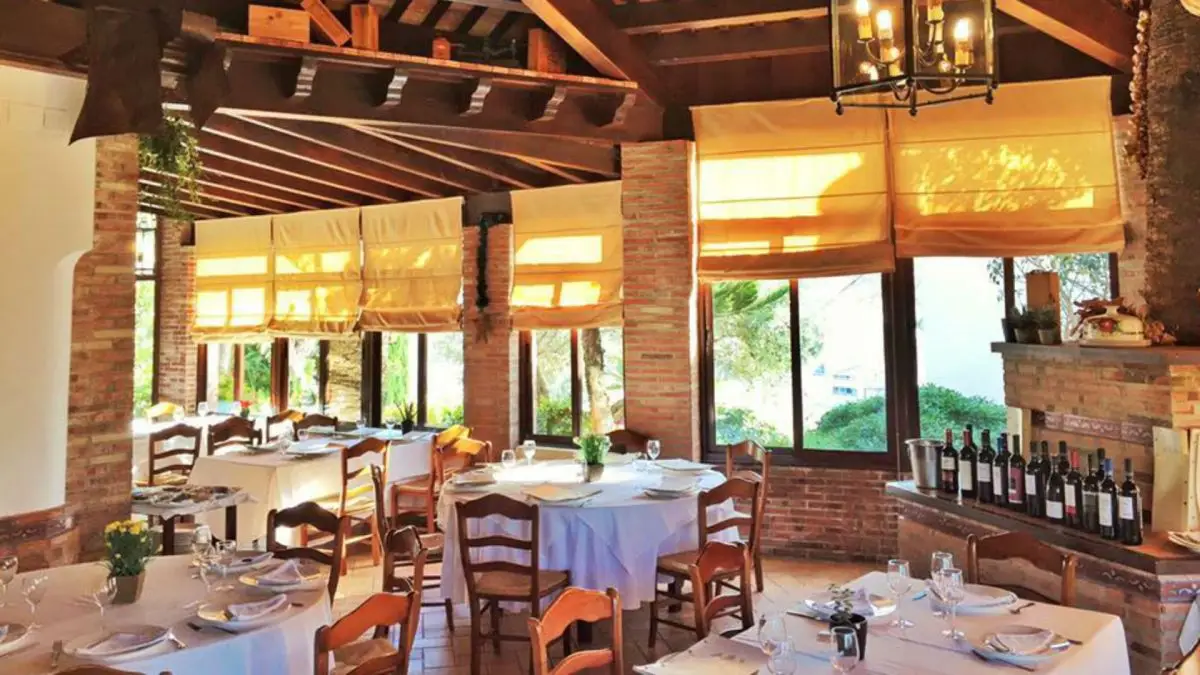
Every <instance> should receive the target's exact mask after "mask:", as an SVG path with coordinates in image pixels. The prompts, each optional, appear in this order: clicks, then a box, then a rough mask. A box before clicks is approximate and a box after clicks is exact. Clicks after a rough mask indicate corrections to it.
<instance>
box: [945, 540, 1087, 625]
mask: <svg viewBox="0 0 1200 675" xmlns="http://www.w3.org/2000/svg"><path fill="white" fill-rule="evenodd" d="M1014 558H1016V559H1019V560H1025V561H1027V562H1029V563H1031V564H1032V565H1033V566H1034V567H1036V568H1038V569H1040V570H1043V571H1046V572H1050V573H1052V574H1057V575H1059V577H1060V579H1061V580H1062V582H1061V588H1060V589H1059V596H1058V599H1057V600H1055V599H1054V598H1050V597H1047V596H1045V595H1042V594H1041V593H1039V592H1037V591H1035V590H1033V589H1032V588H1029V587H1027V586H1022V585H1019V584H1017V585H1012V586H1004V588H1008V590H1011V591H1012V592H1014V593H1016V594H1017V595H1018V596H1020V597H1022V598H1026V599H1028V600H1037V601H1038V602H1047V603H1050V604H1055V605H1063V606H1065V607H1074V606H1075V568H1076V566H1077V565H1078V564H1079V560H1078V558H1076V557H1075V554H1074V553H1062V552H1061V551H1059V550H1058V549H1056V548H1054V547H1053V546H1050V545H1049V544H1043V543H1042V542H1040V541H1038V540H1037V539H1036V538H1034V536H1033V535H1031V534H1029V533H1027V532H1005V533H1003V534H993V535H990V536H987V537H977V536H975V535H973V534H970V535H967V581H968V582H969V583H973V584H982V583H985V582H984V581H982V580H981V576H980V574H979V561H981V560H1012V559H1014Z"/></svg>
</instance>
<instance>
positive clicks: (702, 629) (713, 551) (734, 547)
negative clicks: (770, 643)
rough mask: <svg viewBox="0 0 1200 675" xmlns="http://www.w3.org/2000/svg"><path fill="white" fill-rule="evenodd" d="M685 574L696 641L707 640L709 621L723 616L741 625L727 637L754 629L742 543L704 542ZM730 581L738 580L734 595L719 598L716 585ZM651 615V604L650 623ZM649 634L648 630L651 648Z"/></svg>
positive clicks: (747, 559) (652, 610) (746, 556)
mask: <svg viewBox="0 0 1200 675" xmlns="http://www.w3.org/2000/svg"><path fill="white" fill-rule="evenodd" d="M688 573H689V575H690V576H691V580H692V590H693V592H694V593H695V595H696V639H697V640H703V639H704V638H706V637H708V633H709V631H710V630H711V629H712V623H713V621H714V620H716V619H719V618H721V617H723V616H735V617H738V618H740V619H741V621H742V627H741V629H740V630H736V629H735V630H733V631H730V632H731V633H738V632H741V631H742V630H746V629H748V628H750V627H752V626H753V625H754V602H753V600H752V599H751V598H750V549H749V548H748V547H747V546H746V545H745V544H744V543H742V542H740V541H739V542H736V543H733V544H730V543H727V542H723V541H710V542H708V543H707V544H705V545H704V549H703V550H702V551H701V552H700V557H699V558H697V559H696V562H694V563H692V564H691V565H690V566H689V569H688ZM731 577H736V578H737V580H738V583H737V586H736V588H737V589H738V593H737V594H736V595H722V594H721V589H722V588H723V585H722V584H720V583H717V582H718V581H720V580H725V579H729V578H731ZM654 614H655V608H654V606H653V604H652V605H651V607H650V617H651V621H652V622H653V620H654V619H653V617H654ZM653 630H654V629H653V628H652V629H651V631H652V632H651V646H653V635H654V633H653Z"/></svg>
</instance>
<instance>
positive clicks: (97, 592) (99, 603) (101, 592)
mask: <svg viewBox="0 0 1200 675" xmlns="http://www.w3.org/2000/svg"><path fill="white" fill-rule="evenodd" d="M90 597H91V599H92V602H93V603H94V604H95V605H96V609H98V610H100V632H101V633H106V632H107V631H106V630H105V623H104V611H105V610H106V609H108V608H109V607H110V606H112V603H113V600H115V599H116V597H117V580H116V579H114V578H113V577H110V576H105V577H104V580H103V581H101V582H100V584H99V585H98V586H96V587H95V588H94V589H92V592H91V593H90Z"/></svg>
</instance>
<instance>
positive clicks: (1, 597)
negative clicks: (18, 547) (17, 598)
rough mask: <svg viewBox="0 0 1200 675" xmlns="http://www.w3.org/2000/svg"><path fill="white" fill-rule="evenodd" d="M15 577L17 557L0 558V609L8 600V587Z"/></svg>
mask: <svg viewBox="0 0 1200 675" xmlns="http://www.w3.org/2000/svg"><path fill="white" fill-rule="evenodd" d="M16 576H17V556H15V555H6V556H4V557H0V607H3V606H4V604H5V600H6V599H7V598H8V585H9V584H11V583H12V580H13V579H15V578H16Z"/></svg>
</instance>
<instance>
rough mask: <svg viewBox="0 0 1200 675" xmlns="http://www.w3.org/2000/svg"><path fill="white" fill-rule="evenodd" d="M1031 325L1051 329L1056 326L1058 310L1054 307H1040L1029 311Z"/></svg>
mask: <svg viewBox="0 0 1200 675" xmlns="http://www.w3.org/2000/svg"><path fill="white" fill-rule="evenodd" d="M1029 314H1030V318H1031V320H1032V321H1033V325H1034V326H1036V327H1038V328H1040V329H1043V330H1051V329H1054V328H1058V311H1057V310H1056V309H1055V308H1054V307H1042V308H1041V309H1035V310H1032V311H1030V312H1029Z"/></svg>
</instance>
